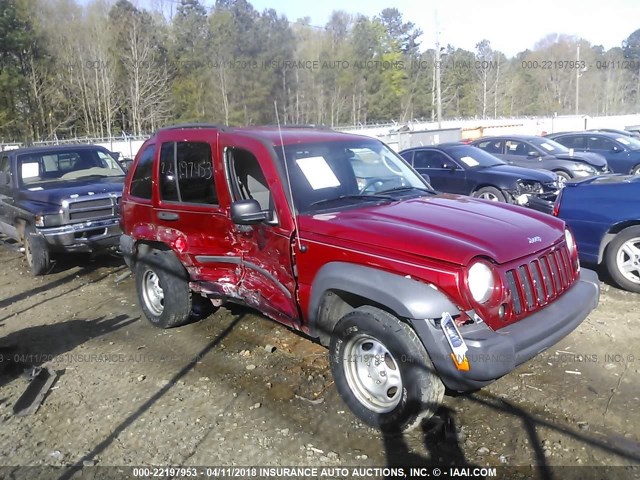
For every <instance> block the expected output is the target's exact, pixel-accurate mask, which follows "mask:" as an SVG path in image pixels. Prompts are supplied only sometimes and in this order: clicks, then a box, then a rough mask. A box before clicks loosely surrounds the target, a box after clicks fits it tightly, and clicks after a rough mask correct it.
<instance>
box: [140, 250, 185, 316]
mask: <svg viewBox="0 0 640 480" xmlns="http://www.w3.org/2000/svg"><path fill="white" fill-rule="evenodd" d="M135 268H136V289H137V291H138V300H139V301H140V305H141V306H142V310H143V311H144V314H145V316H146V317H147V318H148V319H149V321H150V322H151V323H152V324H153V325H155V326H156V327H160V328H172V327H178V326H180V325H183V324H185V323H187V322H188V321H189V320H191V314H192V309H193V294H192V292H191V290H190V289H189V275H188V273H187V272H186V270H185V269H184V267H183V266H182V264H181V263H180V261H179V260H178V259H177V258H176V257H175V255H173V253H172V252H160V251H153V252H150V253H149V254H147V255H145V256H143V257H142V258H139V259H138V261H137V262H136V267H135Z"/></svg>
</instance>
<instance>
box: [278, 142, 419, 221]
mask: <svg viewBox="0 0 640 480" xmlns="http://www.w3.org/2000/svg"><path fill="white" fill-rule="evenodd" d="M275 150H276V152H277V154H278V156H279V157H280V158H281V160H282V147H276V149H275ZM284 151H285V155H286V158H287V167H288V171H289V177H290V181H291V190H292V192H293V200H294V203H295V206H296V208H297V210H298V211H299V212H302V213H310V212H315V211H320V210H327V209H334V210H335V209H342V208H348V207H352V206H354V205H359V204H361V203H363V202H380V201H393V200H396V199H398V198H400V197H401V196H406V195H422V194H425V193H426V192H428V191H431V187H430V186H429V185H428V184H427V183H426V181H425V180H423V179H422V177H420V175H418V174H417V173H416V172H415V171H414V170H413V169H412V168H411V167H410V166H408V165H407V164H406V163H405V161H404V160H403V159H402V158H401V157H400V156H398V155H397V154H396V153H395V152H393V151H392V150H390V149H389V148H388V147H386V146H385V145H384V144H383V143H381V142H379V141H377V140H368V139H364V140H360V139H356V140H348V141H336V142H322V143H313V144H305V145H287V146H285V147H284Z"/></svg>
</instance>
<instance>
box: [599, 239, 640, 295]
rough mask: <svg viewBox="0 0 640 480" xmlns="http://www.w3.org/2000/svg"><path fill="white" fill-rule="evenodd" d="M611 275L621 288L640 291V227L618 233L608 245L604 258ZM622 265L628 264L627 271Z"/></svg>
mask: <svg viewBox="0 0 640 480" xmlns="http://www.w3.org/2000/svg"><path fill="white" fill-rule="evenodd" d="M604 261H605V264H606V266H607V270H608V271H609V275H611V278H612V279H613V281H614V282H616V283H617V284H618V286H620V287H621V288H624V289H625V290H629V291H631V292H638V293H640V227H639V226H635V227H629V228H625V229H624V230H622V231H621V232H620V233H618V234H617V235H616V236H615V238H614V239H613V240H612V241H611V243H610V244H609V245H608V246H607V251H606V253H605V258H604ZM622 265H627V266H628V269H627V270H626V272H624V271H623V270H622Z"/></svg>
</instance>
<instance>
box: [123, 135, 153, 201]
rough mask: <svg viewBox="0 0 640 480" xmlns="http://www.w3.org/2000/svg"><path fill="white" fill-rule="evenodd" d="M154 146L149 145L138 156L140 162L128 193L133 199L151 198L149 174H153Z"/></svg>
mask: <svg viewBox="0 0 640 480" xmlns="http://www.w3.org/2000/svg"><path fill="white" fill-rule="evenodd" d="M154 151H155V145H149V146H148V147H147V148H145V149H144V151H143V152H142V155H141V156H140V161H139V162H138V164H137V165H136V170H135V172H133V178H132V179H131V188H130V190H129V193H130V194H131V195H132V196H133V197H139V198H151V174H152V172H153V153H154Z"/></svg>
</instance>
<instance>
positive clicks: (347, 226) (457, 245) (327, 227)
mask: <svg viewBox="0 0 640 480" xmlns="http://www.w3.org/2000/svg"><path fill="white" fill-rule="evenodd" d="M300 231H301V234H302V235H301V236H302V238H303V239H304V238H312V237H315V235H313V234H312V233H311V232H314V233H315V234H319V235H321V236H325V237H332V238H334V239H336V240H335V241H333V242H332V243H339V242H340V240H344V241H347V242H349V243H350V244H351V245H353V244H354V243H359V244H366V245H370V246H376V247H379V248H380V250H381V252H389V250H396V251H401V252H406V253H410V254H414V255H418V256H423V257H429V258H434V259H439V260H443V261H447V262H451V263H456V264H459V265H468V264H469V262H470V261H471V259H472V258H474V257H476V256H479V255H480V256H487V257H490V258H492V259H494V260H495V261H496V262H498V263H505V262H509V261H511V260H515V259H517V258H519V257H523V256H525V255H530V254H533V253H535V252H537V251H540V250H543V249H545V248H548V247H550V246H551V245H553V244H554V243H556V242H557V241H558V240H560V239H561V238H563V236H564V222H562V221H558V219H557V218H554V217H552V216H550V215H545V214H543V213H538V212H535V211H533V210H528V209H525V208H522V207H515V206H513V205H506V204H496V203H492V202H488V201H484V200H477V199H474V198H470V197H464V196H457V195H447V194H441V195H437V196H433V197H421V198H416V199H411V200H404V201H398V202H394V203H391V204H384V205H377V206H371V207H364V208H354V209H350V210H346V211H342V212H330V213H323V214H317V215H313V216H301V217H300Z"/></svg>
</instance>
